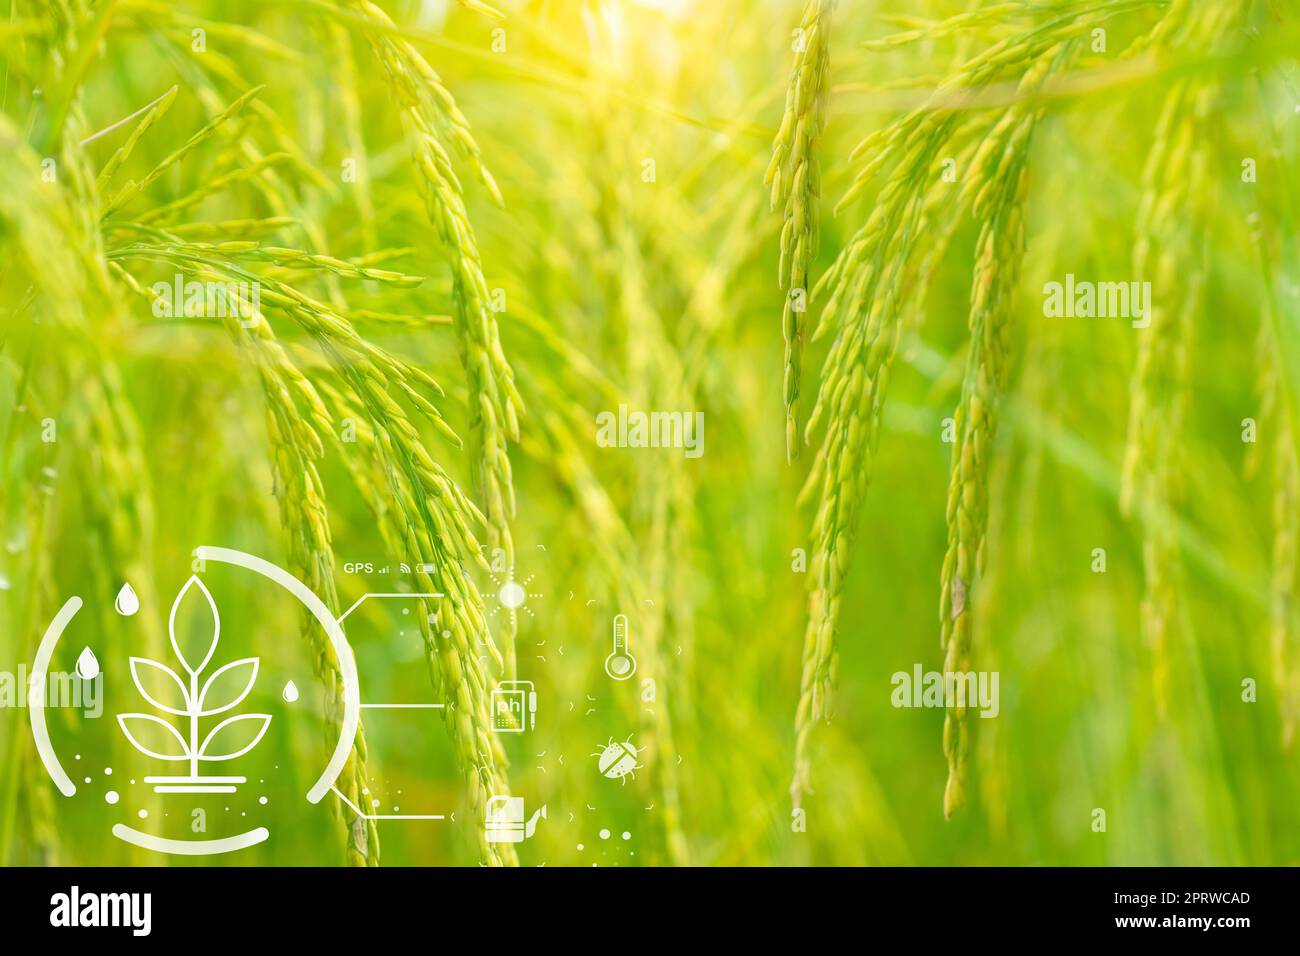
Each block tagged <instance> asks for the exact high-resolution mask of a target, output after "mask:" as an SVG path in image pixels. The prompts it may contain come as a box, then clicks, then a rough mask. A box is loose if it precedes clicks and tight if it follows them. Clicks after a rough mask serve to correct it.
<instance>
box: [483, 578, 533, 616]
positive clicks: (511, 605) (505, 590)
mask: <svg viewBox="0 0 1300 956" xmlns="http://www.w3.org/2000/svg"><path fill="white" fill-rule="evenodd" d="M534 576H535V575H532V574H530V575H528V577H527V578H525V579H524V580H523V581H522V582H519V581H516V580H515V569H514V568H513V567H511V569H510V571H509V573H507V574H506V576H505V580H502V579H501V578H499V577H498V576H497V575H495V574H492V575H491V577H492V583H493V584H495V585H496V588H497V590H496V593H495V594H493V595H491V596H492V597H494V598H495V599H496V602H497V605H496V607H494V608H492V610H491V611H490V612H488V616H489V617H496V616H497V613H498V612H500V611H502V610H504V611H507V612H509V614H510V623H512V624H513V623H514V622H515V618H516V613H517V612H518V611H525V612H526V613H527V614H528V615H529V616H530V617H531V616H535V615H533V609H532V608H530V607H529V606H528V599H529V598H539V597H542V596H543V595H541V594H539V593H533V592H531V591H529V590H528V585H529V584H531V583H532V581H533V578H534Z"/></svg>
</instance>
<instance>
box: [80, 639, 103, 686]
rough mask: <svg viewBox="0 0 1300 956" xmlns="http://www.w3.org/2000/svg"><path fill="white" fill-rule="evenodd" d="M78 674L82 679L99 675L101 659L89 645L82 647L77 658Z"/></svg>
mask: <svg viewBox="0 0 1300 956" xmlns="http://www.w3.org/2000/svg"><path fill="white" fill-rule="evenodd" d="M77 676H78V677H80V678H81V679H82V680H94V679H95V678H96V677H98V676H99V659H98V658H96V657H95V652H94V651H92V650H91V649H90V648H89V647H87V648H84V649H82V651H81V656H80V657H78V658H77Z"/></svg>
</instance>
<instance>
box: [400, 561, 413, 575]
mask: <svg viewBox="0 0 1300 956" xmlns="http://www.w3.org/2000/svg"><path fill="white" fill-rule="evenodd" d="M397 567H398V569H399V570H400V571H401V572H402V573H403V574H410V573H411V566H410V565H409V564H406V563H402V564H399V565H398V566H397Z"/></svg>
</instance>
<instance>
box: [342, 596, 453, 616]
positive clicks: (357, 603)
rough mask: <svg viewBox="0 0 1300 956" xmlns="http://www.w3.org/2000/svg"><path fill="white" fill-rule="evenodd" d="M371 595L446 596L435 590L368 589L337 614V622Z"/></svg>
mask: <svg viewBox="0 0 1300 956" xmlns="http://www.w3.org/2000/svg"><path fill="white" fill-rule="evenodd" d="M372 597H373V598H421V597H422V598H440V597H446V595H445V594H442V593H440V592H436V591H369V592H367V593H365V594H363V595H361V597H359V598H357V601H356V603H355V604H353V605H352V606H351V607H350V608H348V609H347V610H346V611H344V612H343V613H342V614H340V615H339V623H342V622H343V621H344V619H345V618H347V616H348V615H349V614H351V613H352V612H353V611H355V610H356V609H357V608H359V607H360V606H361V602H362V601H364V600H365V599H366V598H372Z"/></svg>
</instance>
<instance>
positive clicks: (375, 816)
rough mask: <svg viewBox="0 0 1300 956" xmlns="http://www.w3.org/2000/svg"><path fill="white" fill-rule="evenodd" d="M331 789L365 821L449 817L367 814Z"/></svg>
mask: <svg viewBox="0 0 1300 956" xmlns="http://www.w3.org/2000/svg"><path fill="white" fill-rule="evenodd" d="M330 789H331V790H333V791H334V792H335V793H336V794H338V798H339V799H340V800H342V801H343V802H344V803H346V804H347V805H348V806H349V807H350V808H351V809H352V812H353V813H355V814H356V815H357V816H359V817H361V818H362V819H363V820H445V819H447V815H446V814H444V813H366V811H364V810H362V809H361V808H360V807H359V806H357V805H356V804H355V803H353V802H352V801H351V800H349V799H348V798H347V797H345V796H343V794H342V793H340V792H339V788H338V787H330Z"/></svg>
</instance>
